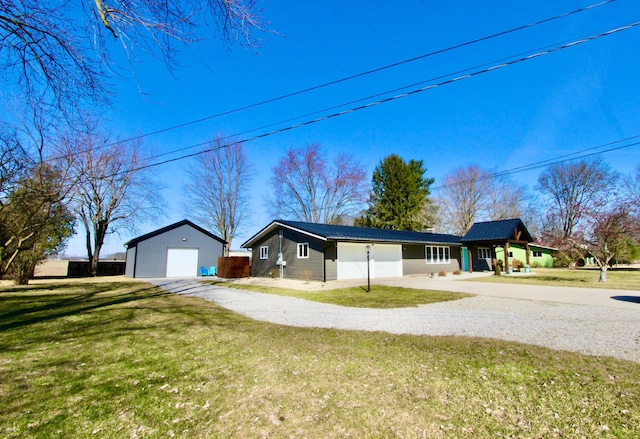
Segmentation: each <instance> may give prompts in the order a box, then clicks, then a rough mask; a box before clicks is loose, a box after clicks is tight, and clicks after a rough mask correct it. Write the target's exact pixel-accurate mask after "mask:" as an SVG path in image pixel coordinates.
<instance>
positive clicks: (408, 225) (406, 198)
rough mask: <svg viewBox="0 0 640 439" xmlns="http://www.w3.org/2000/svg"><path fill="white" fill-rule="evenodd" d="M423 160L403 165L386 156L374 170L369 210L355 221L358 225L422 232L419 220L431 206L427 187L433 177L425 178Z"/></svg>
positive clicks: (393, 156) (392, 157)
mask: <svg viewBox="0 0 640 439" xmlns="http://www.w3.org/2000/svg"><path fill="white" fill-rule="evenodd" d="M425 172H426V169H425V168H424V166H423V163H422V160H411V161H410V162H408V163H407V162H405V161H404V160H403V159H402V158H400V157H399V156H398V155H396V154H391V155H390V156H388V157H386V158H385V159H383V160H382V161H380V163H379V164H378V166H376V169H375V170H374V171H373V178H372V179H371V185H372V192H371V195H370V197H369V209H368V210H367V211H366V212H365V214H364V217H363V218H362V219H361V220H360V221H358V223H359V224H360V225H364V226H366V227H375V228H380V229H393V230H423V229H424V228H425V224H422V223H421V222H420V221H418V217H419V215H420V213H421V212H422V210H423V208H424V207H425V206H426V205H427V203H430V201H429V199H428V195H429V186H430V185H431V184H433V182H434V179H433V178H425V177H424V173H425Z"/></svg>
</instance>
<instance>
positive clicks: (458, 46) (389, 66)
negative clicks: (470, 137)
mask: <svg viewBox="0 0 640 439" xmlns="http://www.w3.org/2000/svg"><path fill="white" fill-rule="evenodd" d="M614 1H616V0H604V1H601V2H599V3H594V4H592V5H589V6H585V7H581V8H578V9H574V10H572V11H569V12H565V13H562V14H559V15H555V16H553V17H548V18H544V19H542V20H538V21H534V22H531V23H528V24H524V25H520V26H516V27H513V28H510V29H507V30H504V31H500V32H497V33H494V34H490V35H486V36H483V37H479V38H476V39H473V40H469V41H466V42H464V43H460V44H456V45H453V46H449V47H446V48H443V49H438V50H435V51H432V52H428V53H425V54H422V55H419V56H415V57H413V58H408V59H405V60H402V61H398V62H395V63H392V64H387V65H385V66H382V67H376V68H374V69H371V70H367V71H364V72H360V73H356V74H354V75H350V76H345V77H343V78H339V79H336V80H332V81H329V82H325V83H322V84H318V85H314V86H311V87H307V88H304V89H302V90H298V91H294V92H291V93H287V94H284V95H280V96H277V97H274V98H269V99H266V100H263V101H259V102H255V103H253V104H249V105H245V106H242V107H238V108H234V109H231V110H226V111H223V112H220V113H217V114H214V115H211V116H206V117H203V118H200V119H196V120H192V121H189V122H185V123H181V124H178V125H173V126H171V127H167V128H162V129H159V130H156V131H152V132H149V133H145V134H140V135H137V136H133V137H130V138H127V139H124V140H119V141H117V142H111V143H107V144H105V145H102V146H101V147H100V148H106V147H109V146H113V145H115V144H118V143H124V142H131V141H134V140H140V139H143V138H146V137H150V136H154V135H157V134H162V133H166V132H169V131H173V130H176V129H180V128H185V127H187V126H191V125H196V124H199V123H202V122H206V121H208V120H212V119H216V118H219V117H222V116H227V115H230V114H234V113H238V112H241V111H245V110H249V109H251V108H256V107H259V106H263V105H266V104H270V103H273V102H278V101H281V100H284V99H288V98H291V97H294V96H298V95H301V94H304V93H308V92H311V91H315V90H319V89H322V88H325V87H329V86H332V85H336V84H340V83H343V82H347V81H350V80H352V79H356V78H361V77H363V76H367V75H371V74H374V73H378V72H381V71H384V70H388V69H392V68H395V67H398V66H401V65H404V64H409V63H412V62H415V61H419V60H421V59H425V58H429V57H432V56H435V55H440V54H443V53H447V52H451V51H453V50H457V49H461V48H463V47H467V46H471V45H474V44H477V43H480V42H483V41H488V40H491V39H495V38H498V37H501V36H505V35H508V34H511V33H514V32H518V31H521V30H524V29H528V28H532V27H535V26H539V25H542V24H545V23H550V22H552V21H556V20H560V19H562V18H566V17H570V16H572V15H575V14H578V13H581V12H585V11H589V10H591V9H595V8H598V7H600V6H604V5H607V4H609V3H613V2H614ZM365 99H366V98H365ZM345 105H348V104H345ZM241 134H242V133H241ZM206 143H207V142H205V143H204V144H206ZM198 146H200V145H198ZM178 151H179V150H178ZM178 151H175V152H178ZM84 152H87V151H86V150H85V151H78V152H77V153H75V154H76V155H79V154H82V153H84ZM167 154H169V153H167ZM167 154H162V155H167ZM60 158H62V157H56V158H52V159H50V160H56V159H60Z"/></svg>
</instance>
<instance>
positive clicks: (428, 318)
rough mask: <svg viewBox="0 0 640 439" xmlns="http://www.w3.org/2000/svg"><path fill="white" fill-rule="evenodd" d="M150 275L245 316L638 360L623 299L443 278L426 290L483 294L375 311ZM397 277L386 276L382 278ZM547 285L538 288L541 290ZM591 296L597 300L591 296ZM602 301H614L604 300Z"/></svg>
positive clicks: (639, 332)
mask: <svg viewBox="0 0 640 439" xmlns="http://www.w3.org/2000/svg"><path fill="white" fill-rule="evenodd" d="M148 281H149V282H150V283H152V284H154V285H157V286H159V287H161V288H163V289H165V290H167V291H170V292H173V293H176V294H183V295H188V296H195V297H200V298H203V299H206V300H211V301H213V302H215V303H217V304H218V305H220V306H222V307H224V308H227V309H229V310H231V311H233V312H236V313H239V314H242V315H244V316H246V317H250V318H253V319H256V320H261V321H265V322H270V323H276V324H280V325H288V326H298V327H312V328H335V329H347V330H364V331H383V332H388V333H392V334H414V335H433V336H443V335H456V336H469V337H485V338H493V339H501V340H508V341H515V342H520V343H527V344H532V345H538V346H544V347H549V348H552V349H559V350H567V351H574V352H580V353H584V354H588V355H603V356H611V357H615V358H619V359H626V360H631V361H635V362H639V363H640V304H639V303H633V302H627V303H626V304H625V305H623V306H620V305H619V304H618V303H617V302H625V301H612V302H604V299H602V301H597V300H596V301H595V304H589V303H586V304H585V303H580V302H579V301H578V303H576V300H575V299H573V300H560V297H559V296H558V294H560V293H561V291H555V293H556V296H557V297H556V300H545V299H542V300H540V299H536V298H534V297H529V296H528V295H527V294H524V295H521V296H522V297H517V296H515V294H514V293H509V294H507V293H506V292H505V293H502V294H501V293H500V291H507V290H508V288H502V287H497V288H496V285H497V284H489V283H480V282H475V283H474V282H439V283H438V285H436V283H433V284H429V285H428V288H430V289H442V290H450V291H460V290H461V289H471V290H473V289H476V291H475V294H479V295H477V296H476V297H472V298H467V299H461V300H455V301H449V302H440V303H435V304H429V305H421V306H418V307H414V308H395V309H372V308H351V307H343V306H338V305H332V304H325V303H319V302H313V301H308V300H303V299H297V298H293V297H285V296H277V295H271V294H263V293H254V292H249V291H243V290H237V289H230V288H223V287H218V286H215V285H205V284H201V283H199V282H198V280H197V279H193V278H192V279H151V280H148ZM396 282H397V281H393V280H388V281H387V282H384V281H383V282H382V283H389V284H394V283H396ZM422 282H423V283H424V281H422ZM460 284H475V285H467V286H464V285H462V286H461V285H460ZM479 285H480V286H479ZM482 285H484V287H482ZM404 286H408V285H404ZM422 288H426V286H424V285H423V286H422ZM518 288H519V287H518ZM534 288H535V287H534ZM546 288H547V287H544V288H541V287H538V292H539V293H540V292H542V291H543V290H546ZM512 289H513V288H512ZM481 290H482V292H483V293H482V292H481ZM564 290H578V291H570V292H569V293H571V294H574V295H575V297H589V294H585V293H580V289H577V288H565V289H564ZM533 291H535V290H534V289H531V291H530V292H529V294H533ZM602 291H606V290H600V292H599V293H598V294H600V295H601V296H602V295H603V294H604V295H607V294H608V293H602ZM468 292H473V291H468ZM626 293H627V294H628V293H635V292H629V291H627V292H626ZM571 294H569V296H571ZM638 294H639V295H640V293H638ZM543 296H544V295H543ZM610 296H611V294H609V295H608V297H610ZM590 300H593V299H588V300H587V302H588V301H590ZM603 303H607V304H609V303H610V304H612V306H603Z"/></svg>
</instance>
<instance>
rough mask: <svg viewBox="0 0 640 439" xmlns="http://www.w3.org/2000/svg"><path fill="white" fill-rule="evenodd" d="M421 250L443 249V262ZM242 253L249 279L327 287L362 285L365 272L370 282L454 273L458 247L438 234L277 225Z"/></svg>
mask: <svg viewBox="0 0 640 439" xmlns="http://www.w3.org/2000/svg"><path fill="white" fill-rule="evenodd" d="M425 246H429V248H430V249H433V248H437V249H440V248H442V253H443V259H446V261H440V260H439V259H438V260H437V261H435V262H434V261H433V260H427V257H426V253H425ZM242 247H244V248H251V252H252V260H251V276H258V277H268V276H270V277H274V276H283V277H284V278H290V279H304V280H312V279H313V280H319V281H324V282H326V281H331V280H346V279H365V280H366V279H367V268H368V269H369V273H368V274H369V276H370V278H371V279H380V278H387V277H402V276H404V275H412V274H424V273H430V272H431V273H433V272H434V271H435V272H436V273H437V272H439V271H442V270H447V271H455V270H457V269H459V267H460V265H459V258H460V247H461V244H460V237H459V236H453V235H445V234H440V233H430V232H414V231H407V230H388V229H374V228H367V227H355V226H345V225H337V224H318V223H307V222H301V221H288V220H276V221H273V222H271V223H270V224H269V225H267V226H266V227H265V228H263V229H262V230H260V231H259V232H258V233H256V234H255V235H254V236H253V237H251V238H250V239H249V240H247V241H246V242H245V243H243V244H242ZM367 250H368V251H369V265H368V266H367ZM445 255H446V258H444V256H445ZM454 258H457V259H454ZM436 262H437V263H436Z"/></svg>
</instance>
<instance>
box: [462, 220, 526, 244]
mask: <svg viewBox="0 0 640 439" xmlns="http://www.w3.org/2000/svg"><path fill="white" fill-rule="evenodd" d="M518 228H519V230H520V232H521V236H520V239H519V241H527V242H533V238H532V237H531V234H530V233H529V231H528V230H527V228H526V227H525V225H524V223H523V222H522V220H521V219H520V218H514V219H507V220H500V221H486V222H482V223H475V224H474V225H473V226H471V228H470V229H469V231H468V232H467V233H466V234H465V235H464V236H463V237H462V243H463V244H466V243H474V242H488V241H503V242H506V241H508V240H510V239H514V238H513V233H514V231H515V230H516V229H518Z"/></svg>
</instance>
